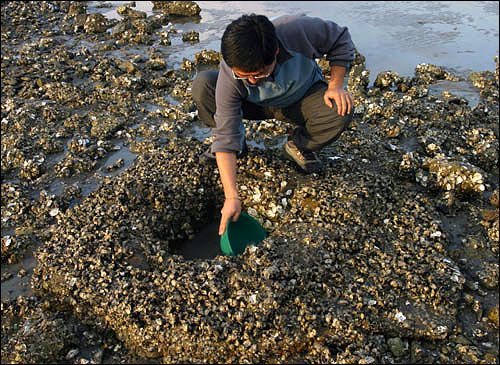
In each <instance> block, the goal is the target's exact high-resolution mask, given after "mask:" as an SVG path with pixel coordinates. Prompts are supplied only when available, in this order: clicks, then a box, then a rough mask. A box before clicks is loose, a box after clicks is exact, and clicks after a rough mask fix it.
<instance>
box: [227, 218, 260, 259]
mask: <svg viewBox="0 0 500 365" xmlns="http://www.w3.org/2000/svg"><path fill="white" fill-rule="evenodd" d="M231 219H232V218H229V219H228V221H227V224H226V230H225V231H224V234H223V235H222V236H221V237H220V248H221V250H222V252H223V253H224V255H229V256H236V255H239V254H240V253H242V252H243V251H245V248H246V247H247V246H249V245H256V244H258V243H259V242H261V241H262V240H263V239H264V238H266V232H265V231H264V228H262V226H261V225H260V223H259V222H258V221H257V220H256V219H254V218H252V217H251V216H249V215H248V214H247V213H245V212H241V214H240V217H239V218H238V221H237V222H232V221H231Z"/></svg>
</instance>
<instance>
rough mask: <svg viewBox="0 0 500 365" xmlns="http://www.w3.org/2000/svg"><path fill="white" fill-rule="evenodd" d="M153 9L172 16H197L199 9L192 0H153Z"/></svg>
mask: <svg viewBox="0 0 500 365" xmlns="http://www.w3.org/2000/svg"><path fill="white" fill-rule="evenodd" d="M153 5H154V6H153V9H154V10H158V9H159V10H161V11H162V12H163V13H165V14H168V15H173V16H199V14H200V12H201V9H200V7H199V6H198V4H196V2H194V1H153Z"/></svg>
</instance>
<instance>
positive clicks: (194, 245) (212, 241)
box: [173, 220, 224, 260]
mask: <svg viewBox="0 0 500 365" xmlns="http://www.w3.org/2000/svg"><path fill="white" fill-rule="evenodd" d="M173 253H174V254H176V255H181V256H183V257H184V258H185V259H186V260H196V259H201V260H207V259H213V258H215V257H217V256H219V255H224V254H223V253H222V251H221V249H220V236H219V220H215V221H213V222H210V223H208V224H207V225H205V226H204V227H203V228H202V229H201V231H200V232H198V233H197V234H196V236H195V237H194V238H193V239H190V240H187V241H184V242H181V243H179V244H178V245H176V247H175V248H174V249H173Z"/></svg>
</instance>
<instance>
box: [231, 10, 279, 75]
mask: <svg viewBox="0 0 500 365" xmlns="http://www.w3.org/2000/svg"><path fill="white" fill-rule="evenodd" d="M277 49H278V39H277V37H276V30H275V29H274V25H273V23H271V21H270V20H269V19H268V18H267V17H265V16H264V15H255V14H251V15H242V16H241V17H239V18H238V19H236V20H234V21H233V22H232V23H231V24H229V25H228V26H227V28H226V30H225V31H224V34H223V35H222V42H221V53H222V57H223V58H224V61H225V62H226V63H227V65H228V66H229V67H236V68H238V69H240V70H242V71H246V72H256V71H259V70H262V68H264V66H267V65H270V64H271V63H273V61H274V55H275V53H276V50H277Z"/></svg>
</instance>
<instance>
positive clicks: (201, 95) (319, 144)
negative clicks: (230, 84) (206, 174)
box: [192, 71, 353, 151]
mask: <svg viewBox="0 0 500 365" xmlns="http://www.w3.org/2000/svg"><path fill="white" fill-rule="evenodd" d="M218 74H219V73H218V71H202V72H200V73H199V74H198V75H197V76H196V78H195V79H194V80H193V86H192V93H193V100H194V102H195V103H196V106H197V108H198V117H199V118H200V119H201V120H202V121H203V122H205V123H206V125H207V126H208V127H215V120H214V114H215V109H216V104H215V86H216V84H217V76H218ZM327 88H328V85H327V84H326V82H324V81H318V82H316V83H315V84H314V85H313V86H312V87H311V88H310V89H309V90H308V92H307V93H306V94H305V96H304V97H303V98H302V100H299V101H298V102H296V103H294V104H292V105H290V106H288V107H286V108H276V107H270V106H268V107H262V106H259V105H256V104H254V103H250V102H247V101H243V103H242V109H243V118H244V119H248V120H262V119H273V118H275V119H278V120H280V121H283V122H287V123H291V124H294V125H296V126H297V127H296V128H295V129H294V130H293V133H292V135H291V137H290V138H291V139H292V140H293V142H294V143H295V145H296V146H297V147H298V148H299V149H301V150H303V151H319V150H320V149H322V148H323V147H325V146H327V145H329V144H330V143H332V142H334V141H335V140H336V139H337V138H339V136H340V135H341V133H342V132H343V131H344V130H345V129H346V128H347V127H348V126H349V124H350V123H351V121H352V115H353V110H351V114H349V115H345V116H341V115H338V113H337V106H336V105H335V102H333V101H332V103H333V108H329V107H327V106H326V104H325V102H324V100H323V95H324V93H325V91H326V89H327Z"/></svg>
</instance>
